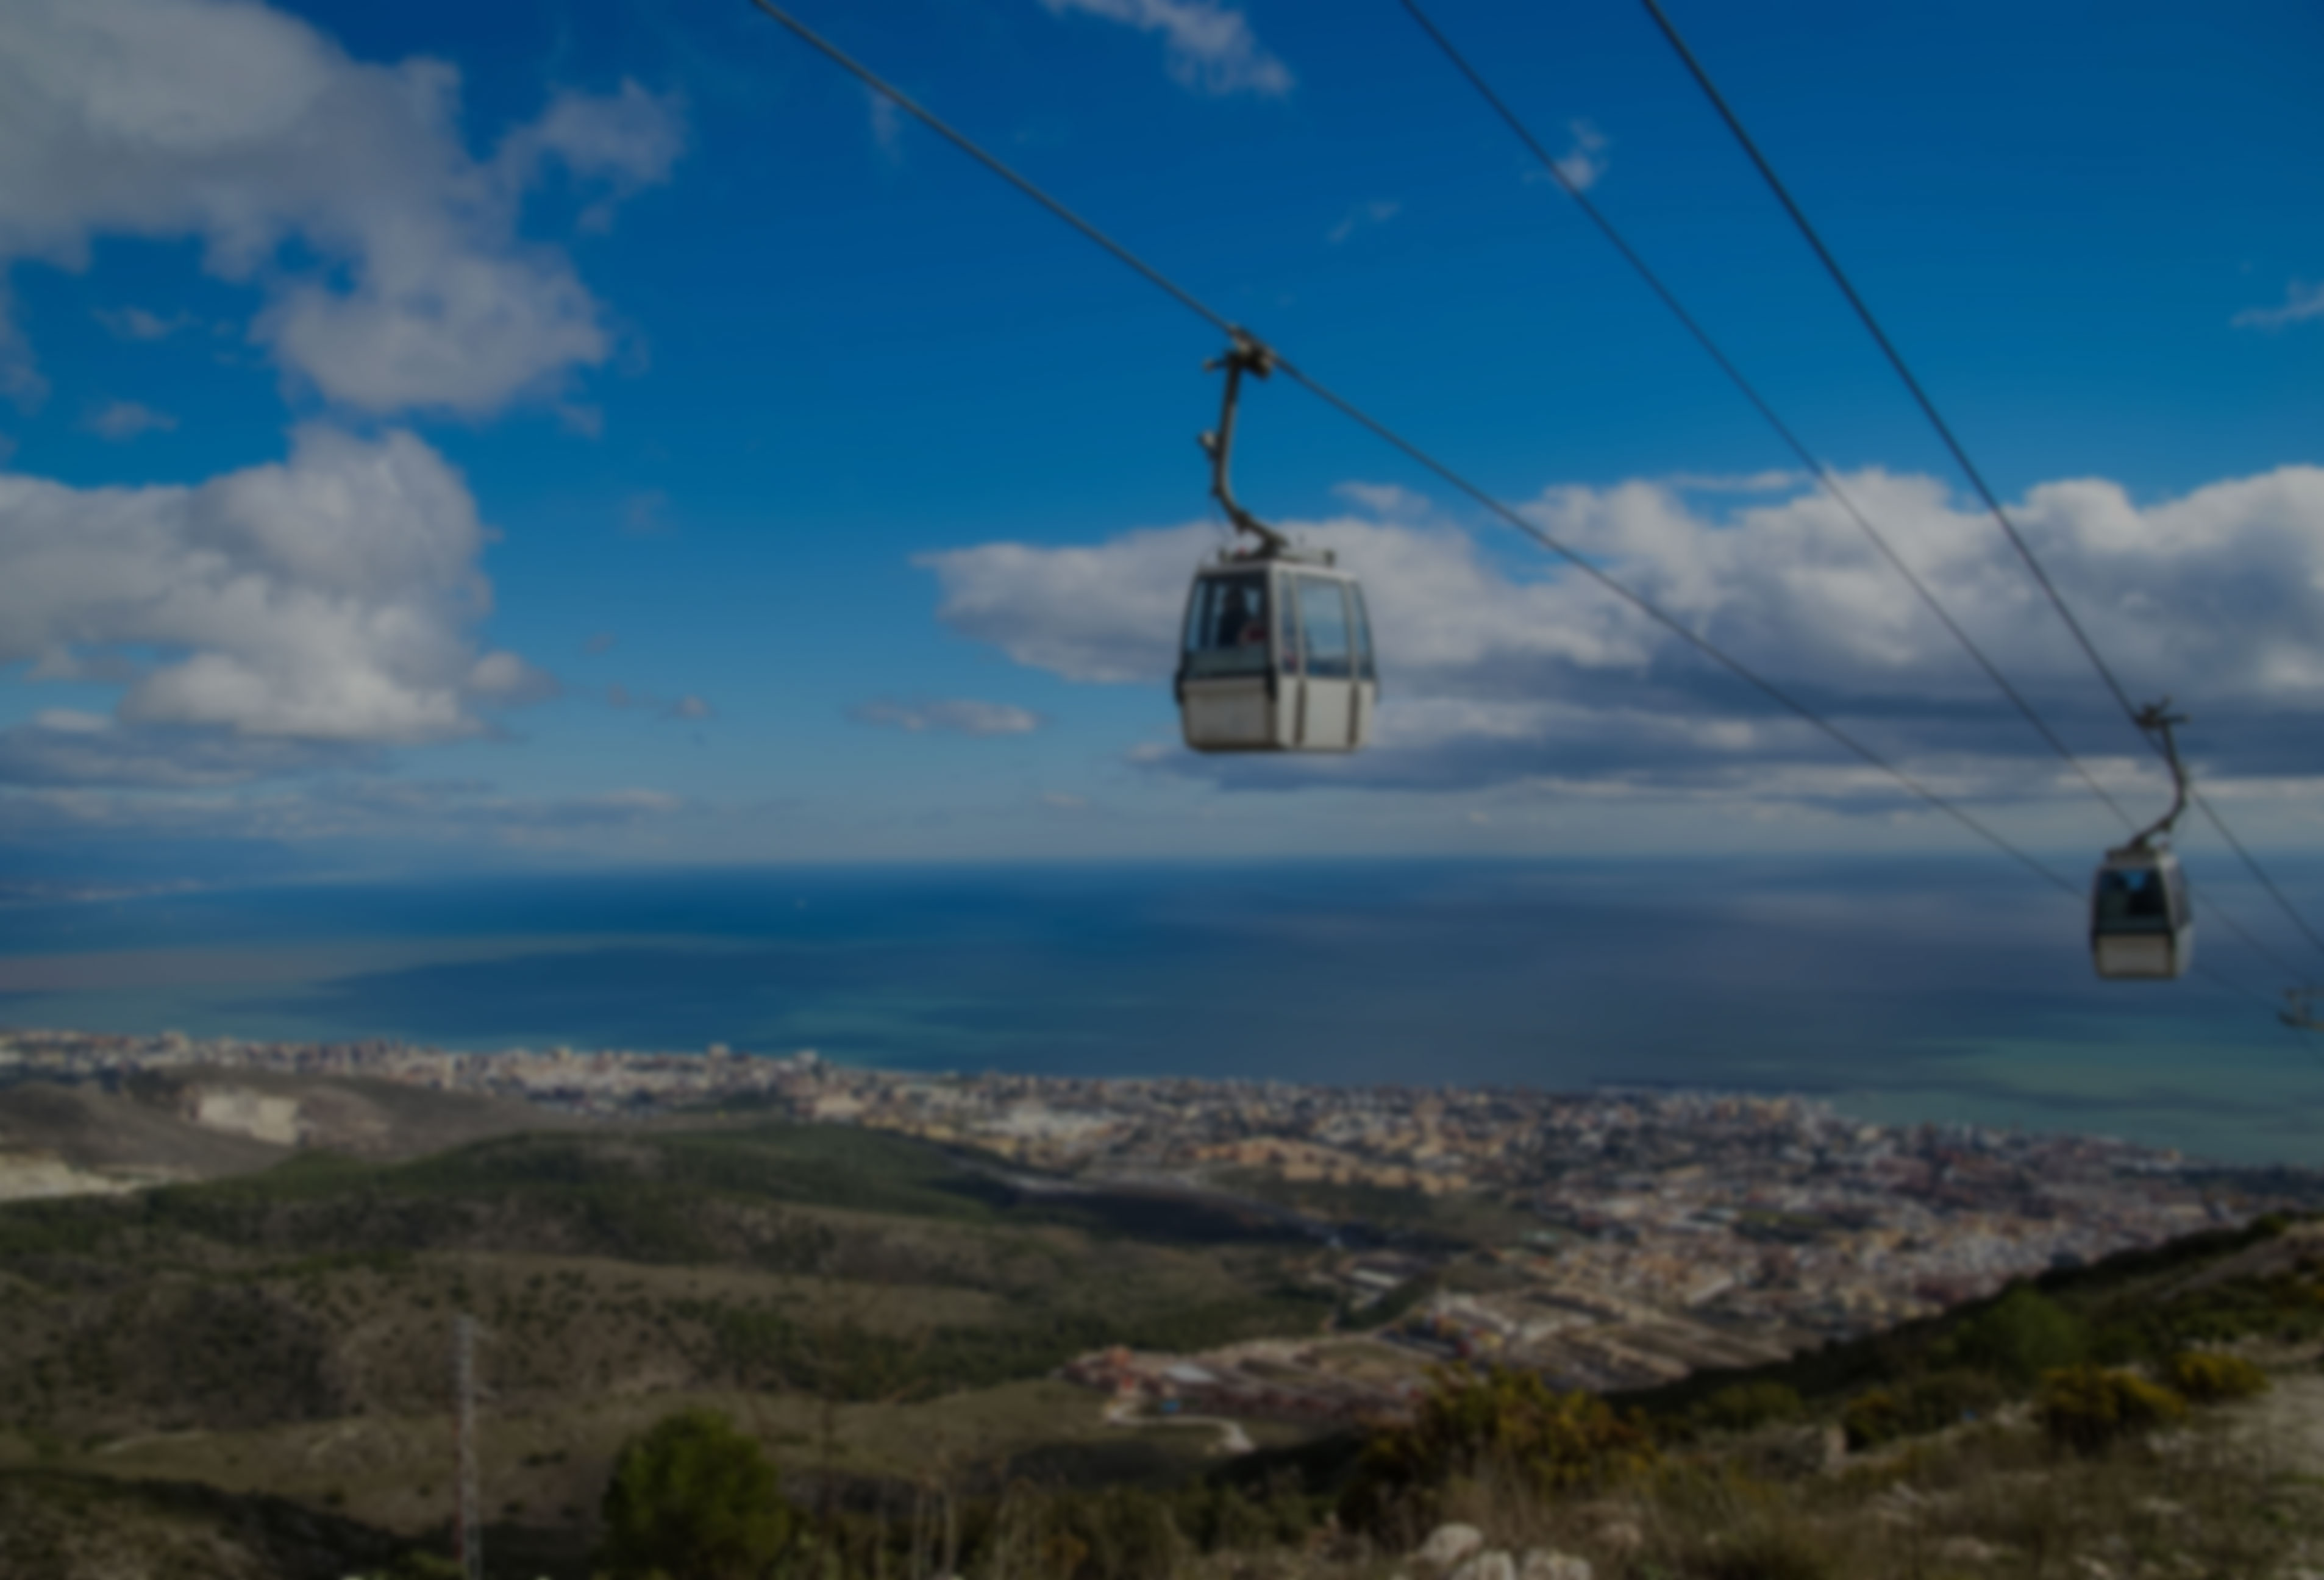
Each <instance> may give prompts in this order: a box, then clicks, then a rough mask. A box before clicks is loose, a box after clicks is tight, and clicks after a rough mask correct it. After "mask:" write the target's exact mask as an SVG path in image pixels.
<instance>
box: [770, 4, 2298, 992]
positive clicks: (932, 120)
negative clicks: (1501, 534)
mask: <svg viewBox="0 0 2324 1580" xmlns="http://www.w3.org/2000/svg"><path fill="white" fill-rule="evenodd" d="M751 4H752V6H754V7H755V8H756V9H758V10H759V11H761V12H762V13H764V14H766V15H767V16H768V17H770V18H771V19H772V20H773V21H775V22H778V23H781V24H782V25H783V27H785V28H786V29H788V31H789V32H791V33H792V34H793V35H795V36H796V37H798V39H799V40H800V41H802V42H804V43H806V44H807V45H808V46H809V47H811V48H812V49H814V50H815V51H817V52H818V53H820V54H821V55H823V56H824V57H825V59H826V60H830V61H831V62H832V63H833V64H834V65H836V66H838V67H839V68H840V69H843V70H844V71H846V72H847V73H848V74H849V75H851V76H853V78H856V79H857V80H858V81H860V82H862V84H863V85H864V86H865V87H868V88H870V89H871V91H873V92H874V93H878V94H881V95H883V96H886V97H887V98H889V99H890V100H892V101H893V102H894V103H895V104H896V106H897V107H899V109H902V110H903V111H904V112H905V113H906V114H908V115H911V116H912V117H913V118H914V119H915V120H918V122H920V124H923V125H925V126H927V128H928V129H929V130H931V131H933V132H935V133H937V134H939V135H940V136H942V137H943V138H944V139H945V141H946V142H950V143H952V144H953V145H954V147H956V148H958V149H960V150H961V151H962V152H964V153H966V154H968V155H969V156H970V157H971V158H973V159H974V160H975V161H976V162H977V163H979V164H981V165H982V166H984V167H985V168H986V169H987V170H991V172H992V173H993V174H995V175H997V176H999V177H1001V179H1003V180H1006V181H1007V182H1008V183H1009V184H1010V186H1012V187H1014V188H1017V189H1018V190H1019V191H1020V192H1022V193H1024V194H1025V195H1026V196H1027V197H1028V198H1032V199H1033V200H1034V201H1035V202H1037V203H1038V204H1039V205H1040V206H1041V207H1043V208H1046V209H1047V210H1048V211H1049V212H1050V213H1051V214H1052V215H1054V216H1056V217H1057V218H1058V219H1061V220H1063V221H1064V222H1065V224H1067V225H1070V226H1072V227H1073V229H1074V230H1075V231H1077V232H1079V233H1080V234H1082V235H1083V236H1084V238H1086V239H1087V240H1089V241H1091V242H1093V243H1096V244H1097V245H1098V246H1100V247H1102V248H1103V249H1104V250H1105V251H1106V252H1107V253H1111V254H1112V256H1113V257H1114V258H1115V259H1116V260H1117V261H1119V262H1122V263H1124V264H1126V265H1127V266H1129V267H1130V269H1131V270H1133V271H1136V272H1137V273H1138V274H1139V276H1140V277H1142V278H1143V279H1145V280H1147V281H1148V283H1149V284H1151V285H1153V286H1155V287H1156V288H1157V289H1160V290H1161V291H1163V292H1164V293H1165V294H1166V295H1167V296H1168V297H1170V298H1171V299H1173V300H1174V301H1176V302H1177V303H1178V304H1179V305H1180V306H1181V307H1184V308H1186V309H1187V310H1188V311H1190V312H1192V313H1194V315H1195V316H1196V317H1200V318H1202V319H1203V321H1204V322H1205V323H1207V324H1209V325H1210V326H1212V327H1213V328H1215V329H1218V330H1221V331H1222V332H1223V333H1225V334H1226V335H1229V336H1230V337H1231V338H1233V339H1235V340H1237V341H1241V340H1243V339H1246V338H1248V339H1251V340H1253V341H1254V343H1256V337H1253V336H1250V335H1248V332H1247V331H1245V330H1243V329H1242V328H1240V326H1237V325H1235V324H1233V323H1232V322H1231V321H1230V320H1229V319H1228V318H1227V317H1225V316H1224V315H1223V314H1221V313H1219V312H1217V311H1215V310H1213V308H1211V307H1209V306H1208V305H1207V304H1206V303H1204V302H1203V300H1202V299H1200V298H1198V297H1196V296H1195V295H1194V293H1193V292H1191V291H1189V290H1187V289H1185V288H1184V287H1182V286H1180V285H1178V284H1177V283H1176V282H1175V281H1174V280H1171V279H1169V277H1168V276H1167V275H1165V274H1163V273H1162V271H1160V270H1158V269H1156V268H1155V267H1154V266H1153V265H1152V264H1150V263H1148V262H1146V261H1145V260H1144V259H1142V258H1140V257H1139V256H1138V255H1137V254H1136V253H1132V252H1131V251H1130V249H1129V248H1128V247H1126V246H1124V245H1123V244H1122V243H1120V242H1118V241H1116V240H1114V239H1113V238H1112V237H1111V236H1109V235H1107V234H1105V233H1104V232H1103V231H1102V230H1100V229H1099V228H1098V227H1097V226H1096V225H1093V224H1091V223H1090V222H1089V221H1088V220H1086V219H1084V218H1083V217H1082V216H1080V215H1078V214H1076V213H1074V211H1073V210H1072V209H1070V208H1068V207H1065V204H1063V203H1062V202H1060V201H1058V200H1057V199H1056V198H1053V197H1051V196H1050V195H1049V194H1048V193H1047V192H1045V191H1043V190H1042V189H1041V188H1038V187H1037V186H1035V185H1034V184H1033V182H1032V181H1031V180H1029V179H1027V178H1026V177H1024V176H1022V175H1020V174H1019V173H1018V172H1017V171H1016V170H1012V169H1010V167H1009V166H1008V165H1006V164H1004V163H1003V162H1001V160H1000V159H998V158H996V157H995V156H994V155H992V154H991V153H990V152H987V151H986V150H984V149H983V148H982V147H980V146H979V145H978V144H977V143H976V142H973V141H972V140H971V139H970V138H969V137H968V136H967V135H966V134H965V133H961V132H959V131H956V130H954V128H953V127H952V126H950V125H948V124H945V122H944V121H942V120H941V119H939V118H938V117H937V116H936V115H935V114H934V113H933V112H932V111H930V110H928V109H927V108H926V107H925V106H922V105H921V104H920V103H919V102H918V100H916V99H913V98H912V97H910V96H908V95H906V94H905V93H903V92H902V91H901V90H899V89H898V88H897V87H894V86H893V85H892V84H890V82H888V81H887V79H885V78H882V77H881V76H880V75H879V74H878V73H876V72H874V71H873V70H872V69H871V68H870V67H868V66H865V65H864V64H862V62H861V61H859V60H856V59H855V58H854V57H853V56H852V55H849V54H848V53H846V51H843V50H841V49H840V48H839V47H838V46H837V45H836V44H834V43H833V42H831V41H829V40H827V39H825V37H824V36H823V35H822V34H820V33H818V32H816V31H815V30H813V29H812V28H810V27H808V26H807V24H806V23H802V22H800V21H799V20H798V18H797V17H795V16H793V15H791V14H790V13H789V12H788V11H787V10H785V9H784V8H783V7H781V6H780V5H776V4H774V0H751ZM1268 349H1269V350H1270V352H1271V353H1272V354H1273V358H1274V363H1275V367H1276V369H1277V371H1278V372H1282V373H1283V374H1284V375H1286V377H1288V378H1290V379H1291V380H1293V381H1295V382H1296V383H1297V384H1299V385H1300V386H1301V387H1302V388H1303V389H1305V390H1307V391H1308V393H1310V394H1312V395H1314V397H1315V398H1316V399H1318V400H1322V401H1323V403H1324V404H1325V405H1327V406H1329V407H1331V408H1332V409H1333V410H1335V411H1338V412H1339V413H1340V414H1341V415H1342V416H1343V417H1345V418H1348V419H1349V420H1351V421H1352V422H1354V423H1355V424H1356V425H1357V426H1359V427H1362V428H1363V429H1365V430H1366V431H1367V432H1369V433H1370V434H1371V435H1373V436H1375V437H1377V438H1379V440H1381V441H1382V442H1383V443H1385V444H1387V445H1388V446H1390V447H1391V448H1393V449H1395V450H1397V452H1399V453H1400V454H1402V455H1404V456H1405V457H1406V459H1408V460H1410V461H1412V462H1413V463H1414V464H1416V465H1418V466H1420V467H1421V468H1423V469H1424V470H1425V471H1427V472H1429V473H1433V474H1434V476H1436V477H1437V478H1439V479H1440V480H1442V481H1443V482H1445V483H1446V484H1448V485H1450V486H1451V487H1452V488H1453V489H1454V490H1455V491H1458V492H1460V493H1462V494H1463V495H1465V496H1466V497H1468V498H1469V499H1470V500H1471V501H1474V502H1475V503H1476V504H1477V505H1479V506H1480V507H1481V508H1482V509H1484V510H1487V511H1489V513H1490V514H1492V515H1493V516H1495V517H1497V518H1499V519H1500V520H1502V521H1504V522H1506V523H1507V524H1508V525H1509V526H1511V527H1514V528H1517V530H1518V531H1519V532H1522V533H1524V534H1525V535H1526V537H1530V538H1532V539H1533V540H1534V541H1535V543H1538V544H1540V545H1541V546H1542V547H1544V548H1546V549H1548V550H1549V551H1550V552H1551V553H1553V554H1554V555H1556V556H1558V557H1560V558H1561V559H1563V560H1564V561H1565V562H1566V563H1567V564H1568V565H1572V567H1573V568H1574V569H1576V570H1578V571H1580V572H1581V573H1582V574H1584V575H1586V576H1588V577H1589V578H1590V579H1591V581H1593V582H1595V583H1598V584H1599V585H1600V587H1602V588H1604V589H1605V590H1606V591H1607V592H1611V593H1613V594H1614V595H1615V596H1616V597H1618V598H1619V599H1621V600H1622V601H1623V602H1626V603H1628V604H1629V605H1630V606H1631V607H1632V608H1634V609H1636V610H1637V611H1639V612H1640V613H1641V614H1644V615H1646V617H1647V618H1648V619H1649V620H1653V621H1655V623H1656V624H1658V625H1660V626H1662V627H1663V628H1664V629H1666V630H1668V631H1669V632H1671V634H1672V635H1674V636H1675V637H1677V638H1680V639H1681V640H1682V641H1683V642H1685V643H1686V644H1687V645H1688V646H1689V647H1692V648H1694V649H1695V650H1696V651H1697V652H1699V653H1701V654H1702V655H1703V656H1704V657H1707V658H1709V659H1711V661H1712V662H1713V663H1715V664H1717V665H1718V666H1720V667H1721V668H1723V669H1725V670H1726V671H1728V673H1729V674H1730V675H1734V676H1735V677H1736V678H1738V679H1739V680H1741V681H1743V682H1745V683H1746V684H1748V685H1750V686H1751V687H1753V688H1754V689H1755V690H1757V691H1758V692H1759V693H1760V694H1762V695H1763V696H1765V697H1766V698H1767V699H1768V700H1769V701H1771V702H1773V703H1776V704H1777V705H1778V706H1780V707H1781V708H1783V709H1784V711H1785V712H1790V713H1792V714H1794V715H1795V716H1796V717H1798V718H1799V719H1801V720H1802V721H1804V722H1806V723H1808V724H1809V725H1812V727H1813V728H1815V729H1816V730H1819V731H1821V733H1822V734H1823V735H1825V736H1826V737H1827V738H1829V739H1831V740H1832V741H1833V742H1834V743H1835V744H1837V745H1839V746H1840V747H1841V748H1843V749H1846V750H1847V751H1848V752H1849V753H1850V754H1852V755H1853V756H1855V757H1857V758H1859V759H1861V760H1862V761H1863V762H1865V763H1866V764H1867V765H1869V766H1870V767H1874V768H1876V769H1877V770H1878V771H1880V772H1881V773H1883V774H1885V775H1886V776H1888V777H1890V778H1892V779H1894V780H1895V781H1896V783H1898V784H1899V785H1903V786H1904V788H1905V789H1907V790H1909V791H1911V792H1912V793H1913V795H1915V796H1917V797H1918V798H1919V799H1921V800H1922V801H1923V802H1925V803H1927V804H1929V805H1930V806H1932V807H1934V808H1935V809H1936V810H1937V811H1939V812H1941V813H1944V814H1945V815H1946V816H1948V817H1950V818H1951V819H1952V820H1953V821H1954V822H1957V823H1959V824H1960V826H1961V827H1962V828H1964V829H1966V830H1968V831H1969V832H1970V833H1972V834H1974V835H1976V836H1977V837H1978V839H1980V840H1983V841H1985V842H1986V843H1987V844H1988V845H1991V846H1992V847H1994V848H1995V849H1996V850H1999V851H2001V852H2002V853H2003V854H2004V855H2006V856H2008V857H2010V858H2011V859H2014V860H2015V861H2016V862H2017V863H2018V864H2019V865H2020V866H2022V867H2024V868H2025V869H2026V870H2027V871H2029V872H2031V873H2033V875H2034V876H2036V877H2040V878H2041V879H2043V881H2044V882H2046V883H2048V884H2049V885H2050V886H2052V887H2054V888H2056V889H2059V890H2061V892H2063V893H2064V894H2065V895H2067V896H2069V897H2070V898H2072V899H2073V900H2075V901H2076V902H2077V903H2079V902H2080V900H2081V899H2082V891H2081V887H2080V885H2078V884H2076V883H2074V882H2072V881H2071V880H2070V879H2069V878H2067V877H2062V876H2061V875H2060V874H2059V873H2058V872H2056V871H2054V870H2052V868H2049V867H2047V866H2045V865H2044V864H2043V862H2042V861H2041V860H2040V859H2037V858H2036V857H2034V856H2033V855H2032V854H2031V853H2030V852H2028V851H2026V850H2024V849H2023V848H2021V847H2020V846H2018V845H2017V844H2015V842H2014V841H2011V840H2009V839H2008V838H2007V837H2006V836H2005V835H2003V834H2001V833H2000V832H1998V831H1996V830H1994V829H1992V828H1990V827H1988V826H1987V824H1986V823H1985V822H1982V821H1980V820H1979V819H1978V818H1977V817H1976V816H1975V815H1974V814H1972V813H1969V811H1968V810H1967V809H1966V808H1964V807H1962V806H1960V805H1959V804H1956V803H1955V802H1953V801H1952V800H1951V799H1950V798H1949V797H1947V796H1945V795H1941V794H1940V793H1939V792H1937V791H1935V790H1933V789H1932V788H1930V787H1929V786H1928V785H1924V784H1923V783H1922V782H1921V781H1920V780H1918V779H1916V778H1914V776H1912V775H1910V774H1908V773H1906V772H1905V771H1904V769H1902V768H1900V767H1897V766H1896V765H1895V764H1894V763H1892V762H1890V761H1889V760H1888V759H1887V758H1885V757H1883V756H1882V755H1881V754H1880V753H1879V752H1877V751H1876V750H1874V749H1872V748H1871V747H1870V746H1867V745H1866V744H1865V743H1864V742H1863V741H1861V740H1858V739H1857V738H1856V737H1855V736H1854V735H1853V734H1851V733H1850V732H1849V731H1848V730H1846V729H1844V728H1842V727H1841V726H1840V725H1839V724H1837V723H1835V722H1833V721H1831V720H1830V719H1828V718H1826V717H1824V716H1823V715H1822V714H1821V713H1820V712H1816V710H1814V709H1813V708H1812V707H1810V706H1809V705H1808V704H1807V703H1803V702H1802V701H1800V700H1799V699H1798V698H1797V697H1794V695H1792V694H1791V693H1790V692H1788V691H1786V690H1784V688H1783V687H1782V686H1780V685H1778V684H1776V683H1775V682H1774V681H1772V680H1769V679H1767V678H1766V677H1765V676H1763V675H1760V674H1758V673H1757V671H1756V670H1754V669H1752V668H1751V667H1750V666H1748V665H1747V664H1745V663H1744V662H1743V661H1742V660H1741V659H1739V658H1738V657H1734V656H1733V655H1732V654H1729V652H1727V651H1726V650H1725V649H1724V648H1720V647H1719V646H1718V645H1717V644H1716V643H1714V642H1712V641H1711V639H1710V638H1707V637H1704V636H1701V635H1699V634H1697V633H1696V632H1695V631H1693V630H1692V629H1689V628H1688V627H1687V626H1686V625H1685V624H1683V622H1681V621H1680V620H1679V619H1678V618H1677V617H1676V616H1675V615H1673V614H1671V613H1669V612H1668V611H1665V610H1664V609H1663V608H1662V607H1661V606H1660V605H1658V604H1656V603H1655V602H1654V601H1653V600H1652V599H1650V598H1648V597H1646V595H1645V594H1644V593H1642V592H1637V591H1636V590H1635V589H1633V588H1631V587H1630V586H1628V584H1627V583H1623V582H1622V581H1620V580H1619V579H1618V578H1617V577H1615V576H1613V575H1612V574H1609V573H1608V572H1606V571H1604V570H1602V569H1600V567H1599V566H1598V565H1595V564H1593V563H1591V560H1590V559H1589V558H1588V557H1587V556H1584V555H1582V553H1581V552H1580V551H1578V550H1576V549H1572V548H1569V547H1566V546H1565V545H1564V544H1563V543H1561V542H1560V541H1558V540H1557V539H1556V538H1555V537H1552V536H1551V535H1550V534H1549V533H1547V532H1546V531H1545V530H1543V529H1542V528H1540V527H1539V526H1537V525H1536V524H1535V523H1534V522H1533V521H1531V520H1528V519H1526V517H1525V516H1523V515H1522V514H1520V513H1519V512H1518V511H1517V510H1516V509H1515V508H1514V507H1512V506H1509V505H1508V504H1505V503H1503V502H1502V501H1500V500H1499V499H1498V498H1496V497H1495V496H1493V495H1492V494H1490V493H1488V492H1487V491H1485V490H1484V489H1483V488H1482V487H1480V485H1479V484H1477V483H1474V482H1471V481H1470V480H1469V479H1468V478H1467V477H1466V476H1464V475H1462V473H1458V472H1456V471H1454V470H1453V469H1452V467H1451V466H1449V465H1448V464H1445V463H1444V462H1442V461H1440V460H1438V459H1437V458H1436V457H1435V456H1434V455H1431V454H1429V453H1428V452H1427V451H1425V450H1423V449H1422V448H1421V447H1420V446H1417V445H1416V444H1415V443H1413V442H1412V441H1411V440H1409V439H1407V438H1406V437H1404V436H1402V435H1401V434H1399V433H1397V431H1396V430H1394V429H1393V428H1390V427H1388V425H1387V424H1385V423H1383V422H1381V421H1380V420H1379V418H1375V417H1372V416H1371V415H1370V414H1369V413H1368V412H1366V411H1364V410H1363V409H1361V408H1360V407H1358V406H1356V405H1355V404H1354V403H1353V402H1352V401H1351V400H1348V399H1347V398H1345V397H1344V396H1342V395H1340V394H1338V393H1337V392H1335V391H1334V390H1332V389H1330V388H1329V387H1328V386H1326V385H1324V384H1323V383H1322V382H1321V381H1318V380H1317V379H1316V378H1315V377H1314V375H1313V374H1310V373H1308V372H1305V370H1303V369H1301V368H1300V367H1298V366H1297V365H1296V363H1292V362H1291V361H1290V360H1289V359H1288V358H1286V357H1285V356H1284V355H1283V354H1281V353H1280V352H1275V351H1273V348H1272V347H1269V348H1268ZM2215 979H2217V980H2221V982H2222V985H2223V986H2225V987H2228V988H2229V989H2230V990H2231V991H2243V992H2246V993H2248V992H2249V990H2248V989H2238V988H2236V985H2235V984H2233V983H2231V982H2225V981H2224V980H2223V979H2218V978H2215ZM2262 1002H2267V1001H2266V1000H2262Z"/></svg>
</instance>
